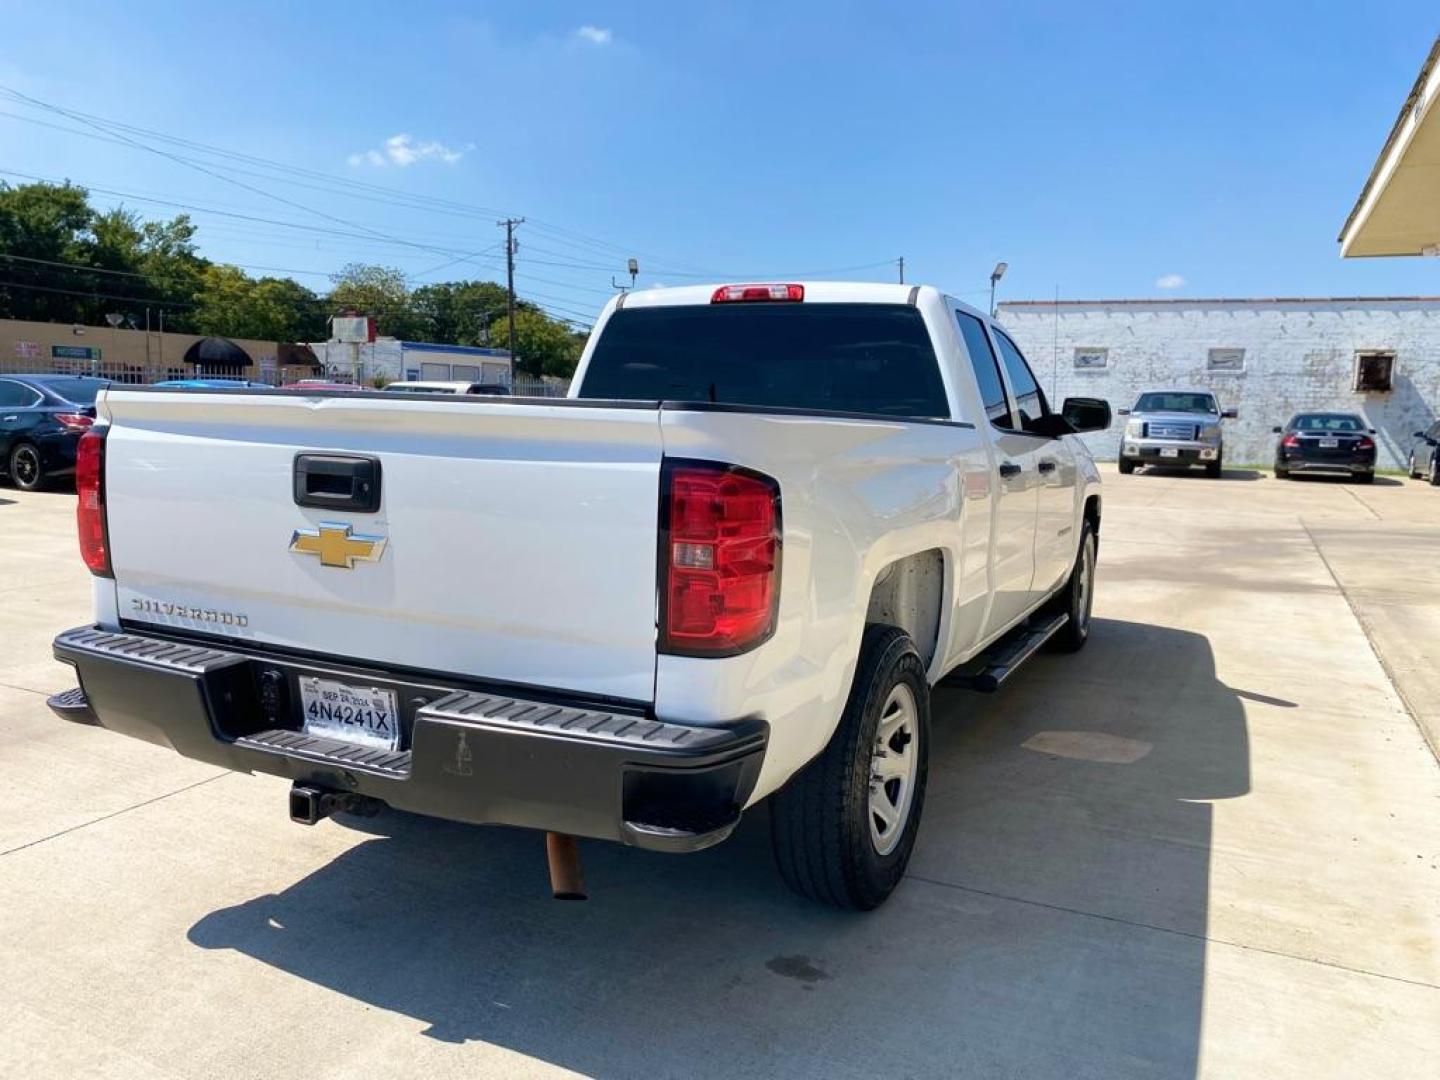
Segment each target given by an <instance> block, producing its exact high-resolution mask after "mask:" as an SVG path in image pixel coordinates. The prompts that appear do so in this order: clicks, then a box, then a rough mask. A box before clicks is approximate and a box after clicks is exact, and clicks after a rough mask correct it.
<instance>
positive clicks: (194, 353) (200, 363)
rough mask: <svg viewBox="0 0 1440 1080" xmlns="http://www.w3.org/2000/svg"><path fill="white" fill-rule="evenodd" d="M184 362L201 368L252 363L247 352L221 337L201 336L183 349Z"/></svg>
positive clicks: (229, 366) (241, 365)
mask: <svg viewBox="0 0 1440 1080" xmlns="http://www.w3.org/2000/svg"><path fill="white" fill-rule="evenodd" d="M185 362H186V363H187V364H194V365H195V366H197V367H202V368H240V367H249V366H250V365H251V364H253V363H254V361H253V360H251V359H250V354H249V353H247V352H246V351H245V350H244V349H242V348H241V347H240V346H239V345H236V344H235V343H234V342H233V341H230V340H228V339H227V338H223V337H207V338H201V339H200V340H199V341H197V342H195V344H194V345H191V346H190V347H189V348H188V349H186V350H185Z"/></svg>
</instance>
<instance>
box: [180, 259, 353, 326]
mask: <svg viewBox="0 0 1440 1080" xmlns="http://www.w3.org/2000/svg"><path fill="white" fill-rule="evenodd" d="M319 304H320V301H319V298H318V297H317V296H316V295H315V294H314V293H313V292H311V291H310V290H309V289H307V288H305V286H303V285H298V284H296V283H295V282H294V281H291V280H290V279H289V278H273V277H265V278H260V279H259V280H258V281H256V280H254V279H253V278H251V277H249V276H248V275H246V274H245V272H244V271H242V270H240V269H239V268H238V267H234V266H224V265H211V266H208V267H206V268H205V271H204V274H203V276H202V278H201V285H200V291H199V292H198V293H197V295H196V308H195V311H194V313H193V323H194V326H195V332H196V333H201V334H215V335H218V336H220V337H246V338H258V339H260V340H262V341H315V340H318V339H320V338H323V337H324V336H325V318H324V314H323V312H322V310H321V308H320V306H319Z"/></svg>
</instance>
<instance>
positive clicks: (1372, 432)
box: [1365, 427, 1375, 435]
mask: <svg viewBox="0 0 1440 1080" xmlns="http://www.w3.org/2000/svg"><path fill="white" fill-rule="evenodd" d="M1365 431H1366V432H1367V433H1368V434H1371V435H1374V434H1375V429H1374V428H1373V427H1372V428H1366V429H1365Z"/></svg>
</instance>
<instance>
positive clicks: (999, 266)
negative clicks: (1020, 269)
mask: <svg viewBox="0 0 1440 1080" xmlns="http://www.w3.org/2000/svg"><path fill="white" fill-rule="evenodd" d="M1009 269H1010V264H1009V263H1005V262H998V263H996V264H995V269H994V270H992V271H990V317H991V318H992V319H993V318H994V317H995V283H996V282H997V281H999V280H1000V279H1001V278H1002V277H1004V276H1005V271H1006V270H1009Z"/></svg>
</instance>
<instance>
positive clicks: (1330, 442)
mask: <svg viewBox="0 0 1440 1080" xmlns="http://www.w3.org/2000/svg"><path fill="white" fill-rule="evenodd" d="M1339 445H1340V440H1339V439H1321V440H1320V449H1321V450H1334V449H1335V448H1336V447H1337V446H1339Z"/></svg>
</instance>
